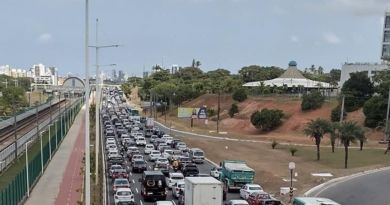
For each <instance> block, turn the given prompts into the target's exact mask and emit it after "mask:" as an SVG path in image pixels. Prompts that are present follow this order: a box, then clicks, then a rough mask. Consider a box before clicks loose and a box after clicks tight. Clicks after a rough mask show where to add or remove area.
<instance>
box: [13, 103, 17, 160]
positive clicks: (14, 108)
mask: <svg viewBox="0 0 390 205" xmlns="http://www.w3.org/2000/svg"><path fill="white" fill-rule="evenodd" d="M13 111H14V134H15V159H17V158H18V137H17V133H16V130H17V129H16V105H13Z"/></svg>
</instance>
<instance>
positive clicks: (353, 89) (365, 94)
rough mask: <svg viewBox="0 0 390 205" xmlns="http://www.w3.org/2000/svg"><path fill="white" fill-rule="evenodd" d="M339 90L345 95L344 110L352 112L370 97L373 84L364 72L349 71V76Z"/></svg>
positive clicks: (372, 91)
mask: <svg viewBox="0 0 390 205" xmlns="http://www.w3.org/2000/svg"><path fill="white" fill-rule="evenodd" d="M341 92H342V93H343V94H344V95H345V103H344V104H345V109H346V111H347V112H352V111H355V110H357V109H359V108H360V107H362V106H363V105H364V102H365V101H366V100H368V99H370V98H371V96H372V94H373V93H374V85H373V83H372V82H371V80H370V78H368V76H367V73H366V72H356V73H351V74H350V78H349V79H348V80H347V81H345V83H344V84H343V87H342V88H341Z"/></svg>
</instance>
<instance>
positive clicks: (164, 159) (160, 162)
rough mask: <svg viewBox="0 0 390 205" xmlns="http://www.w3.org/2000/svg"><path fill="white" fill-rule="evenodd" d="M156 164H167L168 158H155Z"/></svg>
mask: <svg viewBox="0 0 390 205" xmlns="http://www.w3.org/2000/svg"><path fill="white" fill-rule="evenodd" d="M156 164H168V165H169V160H168V159H167V158H163V157H159V158H157V159H156Z"/></svg>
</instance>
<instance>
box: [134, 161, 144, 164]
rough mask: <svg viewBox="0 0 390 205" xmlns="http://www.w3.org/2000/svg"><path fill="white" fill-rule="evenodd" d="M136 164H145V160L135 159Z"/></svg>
mask: <svg viewBox="0 0 390 205" xmlns="http://www.w3.org/2000/svg"><path fill="white" fill-rule="evenodd" d="M134 164H145V162H144V161H135V162H134Z"/></svg>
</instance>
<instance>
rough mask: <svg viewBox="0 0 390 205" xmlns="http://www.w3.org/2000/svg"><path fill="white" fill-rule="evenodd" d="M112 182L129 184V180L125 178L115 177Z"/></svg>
mask: <svg viewBox="0 0 390 205" xmlns="http://www.w3.org/2000/svg"><path fill="white" fill-rule="evenodd" d="M114 184H117V185H118V184H129V181H127V179H116V180H115V182H114Z"/></svg>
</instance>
